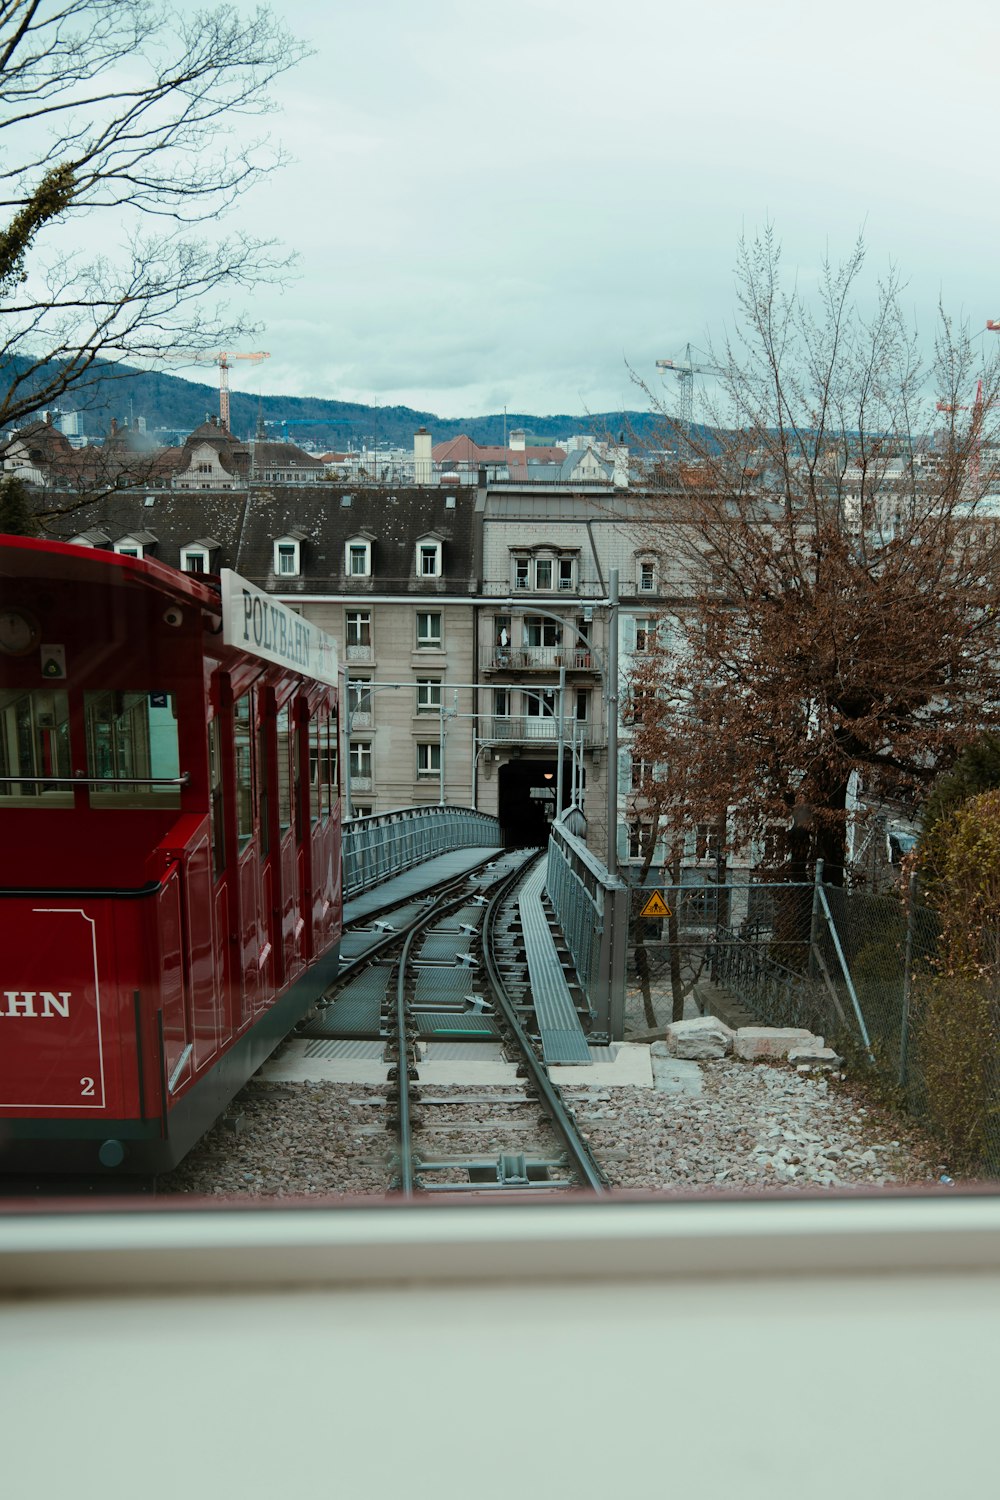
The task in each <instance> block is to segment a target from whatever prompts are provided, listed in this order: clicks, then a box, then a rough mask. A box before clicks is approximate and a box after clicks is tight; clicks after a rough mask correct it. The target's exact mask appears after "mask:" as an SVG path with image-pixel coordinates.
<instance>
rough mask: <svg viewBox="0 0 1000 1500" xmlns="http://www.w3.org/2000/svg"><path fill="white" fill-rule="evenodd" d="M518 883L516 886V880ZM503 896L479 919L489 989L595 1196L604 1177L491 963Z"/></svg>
mask: <svg viewBox="0 0 1000 1500" xmlns="http://www.w3.org/2000/svg"><path fill="white" fill-rule="evenodd" d="M544 858H545V853H544V851H543V852H542V853H540V854H539V855H538V859H544ZM535 862H536V861H535V860H532V861H531V862H530V863H529V864H528V865H527V866H522V867H521V869H520V871H519V875H520V879H524V877H525V876H526V875H527V873H528V871H529V870H530V869H531V867H532V865H533V864H535ZM518 883H520V880H519V882H518ZM506 895H507V891H506V890H504V891H502V892H498V893H497V894H496V896H495V897H494V898H493V899H492V900H491V901H490V903H489V905H488V907H487V908H486V916H485V917H484V919H483V957H484V959H485V962H486V971H487V974H488V975H489V980H490V984H491V986H492V988H493V992H494V994H495V995H496V998H497V1001H498V1002H499V1005H500V1008H501V1009H502V1011H503V1013H504V1018H505V1020H506V1021H507V1024H508V1025H509V1027H510V1029H511V1031H512V1032H513V1034H514V1037H515V1039H516V1040H517V1044H518V1046H519V1047H520V1049H521V1053H522V1056H523V1058H524V1061H525V1064H526V1066H527V1067H528V1069H529V1071H530V1073H531V1077H532V1080H533V1081H534V1083H535V1084H536V1086H537V1088H538V1092H539V1094H540V1095H541V1097H542V1099H543V1101H544V1103H545V1107H546V1109H547V1110H548V1111H549V1114H550V1116H551V1118H552V1123H553V1125H554V1126H555V1129H556V1131H557V1133H558V1135H559V1136H560V1138H561V1139H562V1142H563V1144H564V1145H565V1147H566V1150H567V1152H568V1154H569V1157H570V1161H571V1164H572V1166H573V1168H574V1170H575V1171H576V1172H577V1174H578V1176H579V1178H580V1180H581V1182H582V1183H583V1184H584V1185H585V1186H586V1187H588V1188H590V1190H591V1192H593V1193H598V1194H600V1193H604V1192H606V1191H607V1183H606V1181H605V1179H604V1174H603V1173H602V1172H601V1169H600V1167H599V1166H598V1165H597V1162H596V1161H595V1160H594V1158H593V1156H592V1155H591V1152H590V1148H589V1147H588V1145H587V1143H586V1141H584V1140H583V1138H582V1137H581V1135H580V1132H579V1131H578V1130H577V1128H576V1125H575V1124H574V1123H573V1119H572V1117H571V1115H570V1113H569V1110H568V1109H567V1108H566V1106H565V1104H563V1102H562V1098H561V1096H560V1093H559V1090H558V1089H557V1088H556V1086H555V1084H554V1083H553V1082H552V1080H551V1079H550V1078H549V1075H548V1070H547V1069H546V1067H545V1065H544V1064H543V1063H542V1062H541V1061H540V1060H539V1058H538V1055H537V1054H536V1052H535V1049H534V1047H533V1046H532V1044H531V1039H530V1037H529V1036H528V1034H527V1032H526V1031H525V1029H524V1027H523V1026H522V1025H521V1022H520V1020H519V1018H518V1015H517V1011H516V1009H515V1007H514V1003H513V1001H512V1000H511V998H510V996H509V994H508V993H507V988H506V986H505V984H504V982H503V978H502V976H501V973H500V970H499V968H498V967H497V965H496V963H495V962H494V958H493V929H494V927H495V925H496V920H497V917H498V914H499V912H500V906H501V902H502V901H503V900H504V899H505V898H506Z"/></svg>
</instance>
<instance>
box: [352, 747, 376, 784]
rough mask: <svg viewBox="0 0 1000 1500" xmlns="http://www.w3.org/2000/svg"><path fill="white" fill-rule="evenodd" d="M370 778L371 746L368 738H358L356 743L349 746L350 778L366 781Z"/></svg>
mask: <svg viewBox="0 0 1000 1500" xmlns="http://www.w3.org/2000/svg"><path fill="white" fill-rule="evenodd" d="M371 779H372V747H371V741H370V740H359V741H358V743H357V744H356V745H352V746H351V780H352V781H368V782H370V781H371Z"/></svg>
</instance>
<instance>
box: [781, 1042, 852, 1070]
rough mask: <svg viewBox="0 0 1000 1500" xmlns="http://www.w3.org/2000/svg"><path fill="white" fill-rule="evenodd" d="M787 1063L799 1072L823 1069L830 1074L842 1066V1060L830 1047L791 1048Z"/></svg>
mask: <svg viewBox="0 0 1000 1500" xmlns="http://www.w3.org/2000/svg"><path fill="white" fill-rule="evenodd" d="M788 1061H789V1062H790V1063H792V1064H793V1065H794V1066H796V1067H798V1068H799V1069H800V1070H801V1069H802V1068H824V1069H826V1070H827V1071H828V1072H831V1073H833V1072H836V1070H837V1069H838V1068H842V1067H843V1065H844V1059H843V1058H842V1057H838V1056H837V1053H836V1052H835V1051H834V1050H833V1048H832V1047H815V1046H812V1047H811V1046H806V1047H793V1048H792V1049H791V1051H790V1052H789V1053H788Z"/></svg>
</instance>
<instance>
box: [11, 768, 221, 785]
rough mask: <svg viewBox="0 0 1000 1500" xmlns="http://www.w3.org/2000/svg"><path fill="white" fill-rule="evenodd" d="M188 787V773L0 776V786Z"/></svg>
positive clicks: (189, 774) (189, 780)
mask: <svg viewBox="0 0 1000 1500" xmlns="http://www.w3.org/2000/svg"><path fill="white" fill-rule="evenodd" d="M22 781H27V782H30V783H31V785H32V786H189V785H190V783H191V773H190V771H182V772H181V774H180V776H83V775H80V774H77V775H76V776H0V786H19V785H20V783H21V782H22Z"/></svg>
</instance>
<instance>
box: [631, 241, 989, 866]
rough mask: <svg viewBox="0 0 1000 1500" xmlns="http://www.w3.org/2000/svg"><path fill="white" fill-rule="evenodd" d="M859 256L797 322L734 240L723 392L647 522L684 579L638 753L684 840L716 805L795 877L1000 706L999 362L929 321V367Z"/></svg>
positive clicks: (738, 839)
mask: <svg viewBox="0 0 1000 1500" xmlns="http://www.w3.org/2000/svg"><path fill="white" fill-rule="evenodd" d="M863 262H864V249H863V246H862V245H861V244H860V243H858V244H857V245H856V246H855V248H854V250H853V252H852V254H851V255H850V256H849V257H848V259H847V261H846V262H845V263H844V264H843V265H842V266H840V267H834V266H831V265H827V266H825V267H824V271H823V275H822V277H821V278H820V281H819V285H818V288H817V290H816V293H815V298H814V305H810V304H809V303H808V302H807V301H806V299H805V297H804V296H803V295H801V294H800V293H799V291H798V290H797V289H796V288H794V287H793V288H792V290H791V291H786V290H785V289H784V286H783V282H782V276H781V264H780V254H779V249H778V246H777V244H776V242H775V240H774V238H773V235H772V234H771V233H770V232H767V233H765V234H764V235H763V236H762V237H761V238H760V239H758V240H755V241H753V242H750V243H745V244H743V245H742V246H741V249H740V255H739V262H738V293H739V312H740V318H739V322H738V326H737V328H736V329H735V331H734V332H733V333H732V334H731V335H730V336H729V337H728V338H727V339H726V340H725V342H724V345H723V347H722V349H721V350H719V351H712V362H713V363H714V364H715V365H717V366H718V367H719V368H720V369H721V371H722V374H721V376H720V379H719V389H720V392H721V395H720V398H719V399H718V400H717V401H715V402H714V403H713V404H712V405H711V407H710V408H709V409H708V411H707V413H706V421H705V422H703V423H700V424H697V425H694V426H692V427H691V428H690V429H689V430H681V429H679V428H678V426H677V424H673V430H674V436H675V437H676V439H677V442H678V449H679V461H678V463H677V465H676V470H675V472H674V473H673V474H672V475H671V476H670V479H671V483H670V484H669V486H668V488H667V489H666V490H664V492H663V493H662V495H661V496H660V497H659V498H658V499H657V500H656V502H655V503H654V504H653V505H652V506H651V509H650V513H649V516H648V525H649V529H650V537H651V541H650V544H651V545H653V546H656V547H657V549H658V550H659V551H660V553H661V555H662V557H663V558H664V559H665V560H670V561H671V562H672V563H673V565H674V566H675V567H676V568H677V570H678V571H677V577H676V580H675V584H674V588H675V592H676V603H675V605H674V606H673V607H672V608H671V610H670V611H669V613H668V614H667V615H666V616H665V619H664V622H663V623H664V627H665V628H664V629H663V630H662V631H661V633H660V636H659V639H658V641H657V642H656V643H655V644H653V646H652V648H651V649H650V650H649V651H648V652H647V653H646V655H645V657H644V658H643V659H642V660H641V661H640V662H639V664H638V666H637V668H636V671H635V677H634V681H633V684H632V691H633V693H634V694H635V695H643V705H644V710H643V714H642V722H641V724H638V725H637V726H636V730H635V734H634V749H635V753H637V754H639V755H641V756H642V757H644V758H645V759H646V760H648V761H655V762H656V763H657V764H658V765H659V766H660V767H661V768H662V778H663V789H664V793H665V795H666V796H667V798H668V800H673V801H674V802H675V803H678V802H682V805H683V806H684V808H685V816H686V818H687V820H688V822H689V823H693V822H696V821H706V822H708V821H715V820H717V819H718V816H719V809H720V807H728V808H729V810H730V814H729V816H730V824H729V838H730V841H731V842H732V843H735V844H738V845H739V844H746V843H747V842H748V841H749V840H751V839H752V838H755V837H756V838H758V839H760V838H768V839H769V840H770V842H771V843H772V847H775V848H776V849H777V851H778V852H777V858H776V860H775V863H776V864H780V866H781V867H782V870H783V872H784V873H785V874H786V875H787V874H791V875H793V876H796V877H799V878H802V877H804V876H805V874H806V873H807V871H808V870H809V868H810V867H811V865H812V863H813V862H814V861H815V860H816V859H817V858H822V859H823V860H824V862H825V866H826V871H827V874H828V876H829V877H830V878H831V879H834V880H839V879H841V878H842V877H843V870H844V864H845V839H846V830H847V825H848V820H849V817H850V815H851V814H850V801H851V798H852V795H853V793H854V792H855V791H857V790H858V789H860V791H861V792H862V794H863V797H864V798H865V799H866V800H867V801H868V802H869V803H878V802H880V801H881V800H882V799H886V798H903V799H911V800H913V799H915V798H919V796H920V794H921V791H922V789H923V788H924V787H925V786H926V785H927V783H928V782H929V781H930V780H931V779H932V778H933V776H934V775H935V774H936V772H937V771H939V770H940V769H941V768H942V767H944V766H946V765H947V764H949V763H950V761H951V759H952V758H953V757H954V756H955V754H956V753H957V752H958V750H959V749H960V748H961V747H962V745H963V744H965V743H967V742H968V740H969V739H970V738H971V737H972V735H973V734H974V733H975V732H976V731H978V730H979V729H981V728H983V727H985V726H988V725H990V724H994V723H996V722H997V718H998V709H1000V612H998V610H997V588H998V583H1000V569H998V563H1000V552H998V547H1000V510H997V509H994V506H993V504H991V502H990V500H989V497H988V491H989V489H990V486H991V483H992V480H993V474H992V472H991V465H992V461H993V458H994V457H995V450H994V449H993V447H992V426H993V422H992V416H993V409H994V408H995V407H996V405H997V402H998V398H1000V378H998V366H997V362H996V360H992V361H989V362H987V363H986V364H985V365H983V364H982V363H981V362H977V359H976V357H975V353H974V345H973V344H972V341H971V339H970V336H969V331H968V329H967V328H964V327H956V326H954V325H953V324H951V323H950V322H949V321H948V320H947V319H946V318H945V317H943V316H942V317H941V320H940V324H939V332H938V336H937V339H936V343H935V347H934V351H933V356H932V357H931V358H930V359H929V360H928V362H927V363H926V364H925V363H924V361H923V360H922V359H921V355H920V344H919V340H918V337H917V335H916V333H915V331H914V330H913V329H912V328H910V327H909V326H908V325H907V323H906V321H905V319H904V316H903V313H902V310H901V304H900V290H901V287H900V283H899V280H898V278H897V276H896V275H895V274H894V273H891V274H890V275H889V276H888V277H887V279H886V280H885V281H883V282H882V284H881V285H880V286H879V287H878V288H877V290H876V292H875V294H874V296H873V298H872V301H871V311H870V312H869V313H864V312H862V311H861V310H859V307H858V305H857V301H856V297H857V295H858V293H859V291H860V290H861V289H860V286H859V278H860V276H861V272H862V267H863ZM814 307H815V310H814ZM977 381H978V383H977ZM667 627H669V628H667ZM681 791H682V792H683V796H682V798H681V796H680V793H681Z"/></svg>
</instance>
